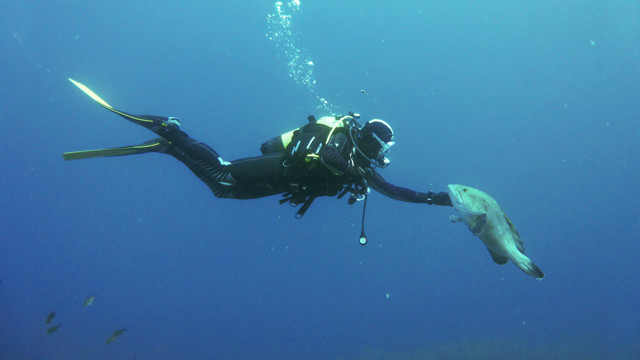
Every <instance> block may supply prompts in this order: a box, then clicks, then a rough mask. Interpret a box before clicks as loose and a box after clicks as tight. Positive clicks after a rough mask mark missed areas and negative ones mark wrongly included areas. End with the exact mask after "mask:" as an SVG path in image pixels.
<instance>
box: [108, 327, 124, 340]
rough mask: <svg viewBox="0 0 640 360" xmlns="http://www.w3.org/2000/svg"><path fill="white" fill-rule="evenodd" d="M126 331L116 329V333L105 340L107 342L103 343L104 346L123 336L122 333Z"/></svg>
mask: <svg viewBox="0 0 640 360" xmlns="http://www.w3.org/2000/svg"><path fill="white" fill-rule="evenodd" d="M125 331H127V328H123V329H118V330H116V331H114V332H113V334H111V337H110V338H108V339H107V341H105V342H104V343H105V344H110V343H112V342H114V341H115V340H116V339H117V338H118V336H120V335H122V334H124V332H125Z"/></svg>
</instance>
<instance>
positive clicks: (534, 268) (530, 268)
mask: <svg viewBox="0 0 640 360" xmlns="http://www.w3.org/2000/svg"><path fill="white" fill-rule="evenodd" d="M517 265H518V267H519V268H520V270H522V271H524V272H525V273H527V275H529V276H531V277H532V278H534V279H537V280H541V279H542V278H543V277H544V272H542V270H540V268H539V267H538V265H536V264H535V263H534V262H533V261H531V259H529V258H526V259H523V261H521V262H520V263H519V264H517Z"/></svg>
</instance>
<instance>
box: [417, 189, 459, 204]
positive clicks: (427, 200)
mask: <svg viewBox="0 0 640 360" xmlns="http://www.w3.org/2000/svg"><path fill="white" fill-rule="evenodd" d="M416 202H418V203H423V204H429V205H433V204H436V205H445V206H451V199H450V198H449V194H448V193H446V192H439V193H435V192H433V191H431V190H429V192H428V193H422V192H419V193H418V194H416Z"/></svg>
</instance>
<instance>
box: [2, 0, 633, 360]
mask: <svg viewBox="0 0 640 360" xmlns="http://www.w3.org/2000/svg"><path fill="white" fill-rule="evenodd" d="M0 51H1V54H2V57H0V74H1V77H0V79H1V82H0V104H1V105H0V121H1V124H2V126H1V128H0V134H1V135H2V136H1V138H2V141H1V142H0V161H1V164H2V165H1V170H0V188H1V189H2V190H1V193H2V196H0V359H3V360H4V359H138V360H143V359H578V358H579V359H634V358H635V359H637V358H638V356H639V355H638V354H639V352H640V345H639V344H640V306H639V305H638V300H639V299H640V296H639V294H640V284H639V280H638V279H639V275H638V274H639V272H640V262H639V261H638V258H640V245H639V242H638V233H639V231H640V226H639V225H640V221H639V218H638V214H639V213H640V206H638V202H639V201H640V190H639V186H638V178H639V175H640V146H639V144H640V105H639V100H640V85H639V80H640V66H639V65H638V64H640V2H638V1H631V0H630V1H611V0H609V1H572V0H568V1H562V2H557V1H535V2H526V1H377V2H371V1H336V0H322V1H312V0H302V1H301V2H298V1H288V2H284V3H274V1H273V0H268V1H266V0H265V1H262V0H260V1H243V2H240V1H226V2H222V1H187V2H175V1H109V2H104V1H101V2H97V1H82V0H77V1H54V2H45V1H0ZM69 77H71V78H73V79H75V80H77V81H79V82H81V83H84V84H85V85H87V86H88V87H90V88H91V89H92V90H94V91H95V92H96V93H97V94H99V95H100V96H101V97H103V98H104V99H105V100H106V101H108V102H109V103H110V104H111V105H112V106H114V107H115V108H117V109H121V110H123V111H127V112H130V113H133V114H156V115H165V116H177V117H179V118H180V119H181V122H182V129H183V130H184V131H186V132H187V133H189V134H190V135H191V136H193V137H195V138H197V139H199V140H201V141H204V142H206V143H208V144H209V145H211V146H212V147H213V148H214V149H216V150H217V151H218V152H219V153H220V154H221V156H222V157H223V158H224V159H225V160H229V161H231V160H234V159H238V158H242V157H248V156H255V155H258V154H259V146H260V144H261V143H262V142H264V141H265V140H267V139H269V138H271V137H273V136H276V135H278V134H281V133H284V132H286V131H289V130H291V129H293V128H296V127H298V126H301V125H303V124H304V123H306V117H307V116H308V115H310V114H314V115H316V116H321V115H327V114H331V113H333V114H345V113H346V112H348V111H354V112H358V113H360V114H361V115H362V119H361V121H366V120H368V119H371V118H382V119H385V120H386V121H388V122H389V123H390V124H391V125H392V126H393V128H394V130H395V132H396V141H397V144H396V146H395V147H394V148H393V151H392V153H391V155H390V158H391V160H392V163H391V166H390V167H388V168H386V169H384V170H381V174H382V175H383V176H384V177H385V178H386V179H387V180H388V181H390V182H392V183H394V184H396V185H400V186H406V187H409V188H412V189H416V190H421V191H428V190H435V191H446V189H447V185H448V184H465V185H468V186H472V187H475V188H478V189H481V190H483V191H485V192H487V193H488V194H490V195H492V196H493V197H494V198H495V199H496V200H497V201H498V202H499V203H500V205H501V206H502V208H503V209H504V211H505V212H506V213H507V214H508V215H509V217H510V218H511V220H512V221H513V222H514V224H515V225H516V227H517V228H518V230H519V232H520V234H521V235H522V237H523V239H524V244H525V248H526V249H527V255H528V256H529V257H530V258H531V259H532V260H533V261H534V262H535V263H536V264H537V265H538V266H540V268H541V269H542V270H543V271H544V272H545V274H546V277H545V278H544V279H543V280H542V281H536V280H533V279H531V278H530V277H528V276H527V275H526V274H524V273H523V272H521V271H520V270H518V269H517V268H516V267H515V266H513V264H507V265H504V266H498V265H496V264H494V263H493V261H492V260H491V258H490V256H489V254H488V253H487V251H486V249H485V247H484V245H483V244H482V243H481V241H480V240H479V239H478V238H476V237H474V236H473V235H472V234H471V233H470V232H469V231H468V229H466V227H465V226H464V225H461V224H454V223H451V222H450V221H449V216H450V215H451V214H453V213H454V210H453V208H450V207H438V206H428V205H420V204H410V203H402V202H398V201H394V200H391V199H389V198H385V197H384V196H382V195H380V194H377V193H373V194H372V195H371V197H370V199H369V203H368V209H367V218H366V229H367V235H368V238H369V244H368V245H367V246H364V247H363V246H360V245H359V244H358V236H359V234H360V233H359V231H360V220H361V214H362V203H358V204H355V205H353V206H349V205H348V204H347V202H346V199H342V200H336V199H333V198H321V199H318V200H316V201H315V203H314V204H313V206H312V207H311V208H310V210H309V211H308V212H307V214H306V215H305V217H304V218H303V219H301V220H296V219H295V218H294V214H295V211H296V209H292V208H290V207H289V206H287V205H279V204H278V201H277V200H279V199H280V197H277V196H276V197H269V198H264V199H259V200H252V201H234V200H226V199H216V198H215V197H214V196H213V195H212V194H211V192H210V190H209V189H208V188H207V187H206V186H205V185H204V184H203V183H201V182H200V181H199V180H198V179H197V178H196V177H195V176H194V175H193V174H192V173H191V172H190V171H189V170H188V169H187V168H186V167H185V166H184V165H182V164H181V163H179V162H178V161H176V160H175V159H173V158H171V157H169V156H166V155H161V154H145V155H139V156H127V157H119V158H101V159H89V160H83V161H72V162H65V161H63V159H62V156H61V154H62V153H63V152H65V151H73V150H84V149H95V148H104V147H113V146H124V145H133V144H139V143H141V142H143V141H146V140H149V139H151V138H153V137H155V135H154V134H152V133H151V132H149V131H147V130H145V129H143V128H141V127H137V126H135V125H133V124H131V123H128V122H126V121H125V120H123V119H122V118H120V117H118V116H116V115H114V114H112V113H110V112H108V111H105V110H104V109H103V108H101V107H100V106H99V105H98V104H96V103H95V102H94V101H92V100H91V99H90V98H89V97H87V96H86V95H85V94H83V93H82V92H81V91H79V90H78V89H77V88H76V87H75V86H73V85H72V84H71V83H70V82H69V81H68V80H67V78H69ZM91 302H92V303H91ZM89 303H90V304H89ZM85 305H86V306H85ZM54 311H55V317H54V318H53V319H52V321H51V322H50V323H49V324H46V323H45V320H46V318H47V315H48V314H50V313H52V312H54ZM57 325H60V327H59V328H56V329H53V330H55V331H53V330H51V333H47V331H48V330H50V329H52V326H57ZM118 329H126V331H125V332H123V333H122V334H121V335H120V336H119V337H117V338H116V339H115V341H113V342H111V343H109V344H106V343H105V341H106V340H107V339H109V338H110V337H111V336H112V334H113V332H114V331H116V330H118Z"/></svg>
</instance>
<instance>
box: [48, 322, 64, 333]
mask: <svg viewBox="0 0 640 360" xmlns="http://www.w3.org/2000/svg"><path fill="white" fill-rule="evenodd" d="M60 326H61V325H60V324H58V325H54V326H52V327H50V328H48V329H47V334H53V333H54V332H56V331H58V329H60Z"/></svg>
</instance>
